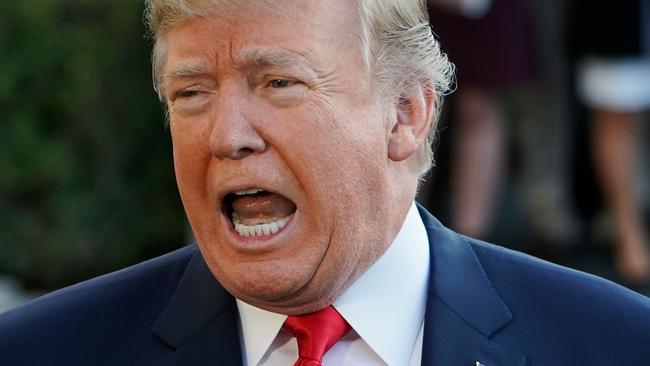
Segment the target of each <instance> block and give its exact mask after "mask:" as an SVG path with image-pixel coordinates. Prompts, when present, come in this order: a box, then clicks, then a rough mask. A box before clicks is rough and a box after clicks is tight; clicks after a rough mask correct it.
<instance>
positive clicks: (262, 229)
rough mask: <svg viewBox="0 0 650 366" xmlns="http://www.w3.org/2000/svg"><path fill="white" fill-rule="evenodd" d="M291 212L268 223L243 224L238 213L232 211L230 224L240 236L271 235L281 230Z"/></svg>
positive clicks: (289, 217)
mask: <svg viewBox="0 0 650 366" xmlns="http://www.w3.org/2000/svg"><path fill="white" fill-rule="evenodd" d="M292 216H293V214H291V215H289V216H287V217H283V218H281V219H277V220H275V221H273V222H271V223H268V224H257V225H244V224H242V223H241V222H240V218H239V214H238V213H236V212H233V213H232V224H233V226H234V227H235V231H237V233H238V234H239V235H241V236H245V237H253V236H262V235H272V234H275V233H277V232H278V231H280V230H282V228H283V227H285V226H286V225H287V223H288V222H289V220H290V219H291V217H292Z"/></svg>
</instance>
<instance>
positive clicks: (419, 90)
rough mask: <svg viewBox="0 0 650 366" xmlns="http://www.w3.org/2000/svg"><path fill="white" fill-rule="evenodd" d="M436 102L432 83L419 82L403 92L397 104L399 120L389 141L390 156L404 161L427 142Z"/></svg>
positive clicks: (392, 158)
mask: <svg viewBox="0 0 650 366" xmlns="http://www.w3.org/2000/svg"><path fill="white" fill-rule="evenodd" d="M434 104H435V91H434V89H433V85H431V84H417V85H415V86H414V87H413V88H411V89H410V90H409V91H408V92H407V93H404V94H402V95H401V96H400V97H399V100H398V102H397V105H396V113H397V121H396V122H395V125H394V126H393V129H392V131H391V133H390V139H389V141H388V157H389V158H390V159H391V160H393V161H402V160H405V159H407V158H409V157H410V156H412V155H413V154H414V153H416V152H417V151H418V149H419V148H420V145H422V144H423V143H425V140H426V138H427V135H428V134H429V128H430V127H431V119H432V117H433V107H434Z"/></svg>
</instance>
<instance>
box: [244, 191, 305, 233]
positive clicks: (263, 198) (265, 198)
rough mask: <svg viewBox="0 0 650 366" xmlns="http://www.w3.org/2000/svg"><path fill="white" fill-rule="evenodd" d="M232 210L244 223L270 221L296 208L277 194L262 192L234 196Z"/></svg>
mask: <svg viewBox="0 0 650 366" xmlns="http://www.w3.org/2000/svg"><path fill="white" fill-rule="evenodd" d="M232 208H233V210H234V211H235V212H236V213H238V214H239V219H240V222H241V223H242V224H244V225H257V224H265V223H270V222H273V221H275V220H278V219H281V218H284V217H287V216H289V215H291V214H292V213H293V212H294V211H295V210H296V205H295V204H294V203H293V202H291V201H290V200H288V199H286V198H284V197H282V196H281V195H279V194H275V193H271V192H262V193H258V194H255V195H246V196H236V197H235V199H234V200H233V202H232Z"/></svg>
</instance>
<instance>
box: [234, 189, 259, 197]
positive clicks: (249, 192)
mask: <svg viewBox="0 0 650 366" xmlns="http://www.w3.org/2000/svg"><path fill="white" fill-rule="evenodd" d="M262 191H264V190H263V189H259V188H252V189H247V190H245V191H237V192H235V196H244V195H247V194H255V193H259V192H262Z"/></svg>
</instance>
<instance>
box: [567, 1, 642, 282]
mask: <svg viewBox="0 0 650 366" xmlns="http://www.w3.org/2000/svg"><path fill="white" fill-rule="evenodd" d="M570 20H571V21H570V23H569V24H570V25H571V27H572V28H571V38H570V47H571V50H572V52H574V54H575V55H574V57H575V58H576V60H577V62H576V65H575V67H576V71H575V72H576V76H577V79H576V88H577V94H578V97H579V98H580V99H581V101H582V102H583V103H584V104H585V106H586V107H587V108H588V109H589V110H590V116H591V123H592V124H591V129H590V130H591V139H590V141H591V154H592V159H593V162H594V167H595V171H596V175H597V178H598V183H599V184H600V187H601V190H602V192H603V196H604V201H605V204H606V207H607V209H608V211H609V214H610V215H611V217H612V221H613V224H614V225H613V226H614V238H613V245H614V256H615V258H614V264H615V268H616V269H617V271H618V273H619V275H620V277H621V279H622V280H624V281H627V282H628V283H630V284H635V285H647V284H648V283H649V282H650V250H649V248H648V245H649V244H650V243H649V242H648V231H647V227H646V225H645V223H644V217H643V206H642V205H643V201H642V199H641V198H640V196H639V186H638V183H640V180H639V178H640V176H639V174H638V171H639V165H638V162H639V159H638V157H639V143H640V141H639V140H640V133H639V132H640V126H639V122H640V119H641V118H642V117H643V112H644V111H648V109H649V108H650V1H646V0H628V1H618V2H613V1H606V0H596V1H594V0H574V1H573V3H572V7H571V18H570Z"/></svg>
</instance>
